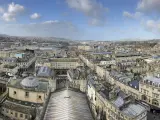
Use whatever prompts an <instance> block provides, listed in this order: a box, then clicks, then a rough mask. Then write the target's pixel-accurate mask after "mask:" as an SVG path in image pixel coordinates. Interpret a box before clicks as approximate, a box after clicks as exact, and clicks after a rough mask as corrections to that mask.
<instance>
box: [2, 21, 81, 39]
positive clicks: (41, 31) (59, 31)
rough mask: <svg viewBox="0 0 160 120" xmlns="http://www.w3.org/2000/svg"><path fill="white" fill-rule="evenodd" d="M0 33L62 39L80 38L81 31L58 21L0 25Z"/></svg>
mask: <svg viewBox="0 0 160 120" xmlns="http://www.w3.org/2000/svg"><path fill="white" fill-rule="evenodd" d="M0 33H3V34H9V35H18V36H19V35H22V36H42V37H64V38H71V39H75V38H77V37H78V38H80V36H81V35H80V33H81V31H80V30H79V28H77V27H76V26H75V25H73V24H72V23H70V22H61V21H58V20H51V21H45V22H41V23H30V24H5V25H1V27H0Z"/></svg>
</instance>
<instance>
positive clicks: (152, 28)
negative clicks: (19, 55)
mask: <svg viewBox="0 0 160 120" xmlns="http://www.w3.org/2000/svg"><path fill="white" fill-rule="evenodd" d="M0 34H7V35H14V36H42V37H61V38H69V39H73V40H107V41H108V40H124V39H125V40H134V39H139V40H141V39H158V38H160V0H0Z"/></svg>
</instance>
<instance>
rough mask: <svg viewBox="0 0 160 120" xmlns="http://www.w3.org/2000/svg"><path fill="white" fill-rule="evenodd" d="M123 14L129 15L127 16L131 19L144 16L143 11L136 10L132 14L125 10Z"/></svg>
mask: <svg viewBox="0 0 160 120" xmlns="http://www.w3.org/2000/svg"><path fill="white" fill-rule="evenodd" d="M123 16H124V17H127V18H130V19H139V18H141V17H142V13H141V12H135V13H133V14H132V13H130V12H127V11H124V12H123Z"/></svg>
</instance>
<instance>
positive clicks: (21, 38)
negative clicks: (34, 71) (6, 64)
mask: <svg viewBox="0 0 160 120" xmlns="http://www.w3.org/2000/svg"><path fill="white" fill-rule="evenodd" d="M0 41H4V42H5V41H8V42H15V41H47V42H48V41H52V42H60V41H62V42H69V41H72V40H70V39H66V38H57V37H34V36H9V35H5V34H0Z"/></svg>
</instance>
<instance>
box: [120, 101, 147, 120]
mask: <svg viewBox="0 0 160 120" xmlns="http://www.w3.org/2000/svg"><path fill="white" fill-rule="evenodd" d="M144 111H146V109H145V107H143V106H141V105H139V104H129V105H128V107H126V108H124V109H123V110H122V112H123V113H124V114H125V115H127V116H130V117H133V118H134V117H136V116H138V115H140V114H141V113H143V112H144Z"/></svg>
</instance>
